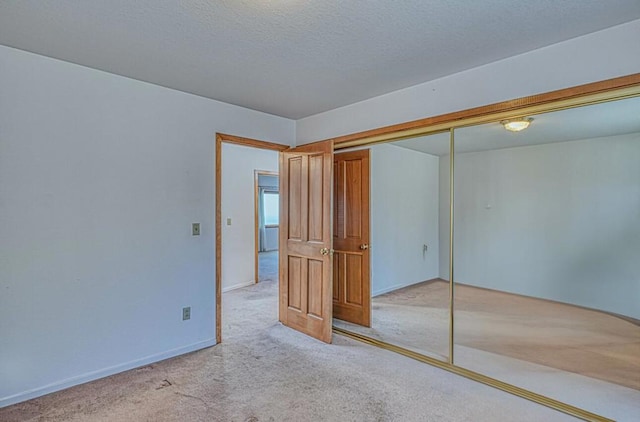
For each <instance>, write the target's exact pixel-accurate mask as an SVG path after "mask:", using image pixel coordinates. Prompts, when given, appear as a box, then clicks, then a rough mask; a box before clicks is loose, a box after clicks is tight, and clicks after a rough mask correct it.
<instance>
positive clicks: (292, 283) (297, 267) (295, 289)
mask: <svg viewBox="0 0 640 422" xmlns="http://www.w3.org/2000/svg"><path fill="white" fill-rule="evenodd" d="M288 267H289V289H288V291H289V300H288V303H287V307H288V308H289V309H295V310H296V311H302V283H303V280H302V258H300V257H297V256H290V257H289V265H288Z"/></svg>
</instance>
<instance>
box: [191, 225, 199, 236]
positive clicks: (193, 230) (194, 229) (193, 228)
mask: <svg viewBox="0 0 640 422" xmlns="http://www.w3.org/2000/svg"><path fill="white" fill-rule="evenodd" d="M191 235H192V236H200V223H193V224H191Z"/></svg>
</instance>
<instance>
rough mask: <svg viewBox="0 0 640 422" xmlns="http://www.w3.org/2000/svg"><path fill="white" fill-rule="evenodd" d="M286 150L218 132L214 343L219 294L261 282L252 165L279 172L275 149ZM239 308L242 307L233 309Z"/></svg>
mask: <svg viewBox="0 0 640 422" xmlns="http://www.w3.org/2000/svg"><path fill="white" fill-rule="evenodd" d="M287 148H288V147H287V146H286V145H280V144H275V143H271V142H264V141H259V140H255V139H249V138H242V137H238V136H233V135H226V134H217V135H216V174H215V177H216V218H215V221H216V239H215V240H216V257H215V258H216V341H217V342H218V343H220V342H221V341H222V331H223V317H224V316H223V292H226V293H225V295H226V297H228V298H230V297H231V296H239V295H240V294H239V293H236V292H238V291H240V290H242V288H243V287H244V288H247V287H248V286H252V285H254V284H256V283H257V282H258V281H259V278H258V277H259V260H258V249H259V241H260V239H259V233H258V229H257V227H259V224H258V223H256V208H259V206H258V205H259V204H256V203H255V189H256V188H255V179H256V177H257V175H256V169H265V170H266V171H270V172H276V173H277V168H278V152H279V151H283V150H286V149H287ZM265 163H269V165H265ZM271 191H273V189H271ZM269 199H273V198H269ZM252 203H253V204H254V205H253V206H251V204H252ZM276 253H277V252H276ZM276 262H277V260H276ZM249 263H253V264H254V265H251V264H249ZM276 273H277V270H276ZM276 279H277V277H276ZM275 285H277V281H276V280H274V286H275ZM276 290H277V289H276ZM276 294H277V293H276ZM229 303H231V302H229ZM241 306H243V305H241V304H240V305H237V306H235V307H236V308H237V307H241ZM274 314H275V310H274Z"/></svg>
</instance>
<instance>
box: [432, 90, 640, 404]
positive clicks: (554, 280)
mask: <svg viewBox="0 0 640 422" xmlns="http://www.w3.org/2000/svg"><path fill="white" fill-rule="evenodd" d="M638 116H640V99H638V98H635V99H626V100H620V101H617V102H611V103H603V104H597V105H591V106H585V107H579V108H574V109H568V110H563V111H557V112H553V113H547V114H540V115H534V116H529V117H532V118H533V121H532V124H531V126H530V127H529V128H528V129H526V130H524V131H522V132H508V131H506V130H505V129H504V128H503V127H502V125H500V123H498V122H496V123H490V124H484V125H479V126H472V127H466V128H461V129H457V130H455V177H454V181H455V186H454V187H455V195H454V210H455V218H454V233H455V234H454V259H453V262H454V281H455V300H454V310H455V326H454V341H455V348H454V351H455V353H454V356H455V364H456V365H458V366H461V367H464V368H467V369H471V370H473V371H476V372H479V373H482V374H486V375H489V376H491V377H494V378H496V379H499V380H502V381H506V382H508V383H510V384H513V385H516V386H519V387H523V388H526V389H527V390H530V391H533V392H536V393H539V394H543V395H546V396H549V397H554V398H556V399H558V400H561V401H563V402H565V403H568V404H571V405H574V406H578V407H580V408H583V409H586V410H590V411H592V412H596V413H598V412H600V413H606V412H607V411H608V410H609V409H608V408H609V406H610V396H609V395H631V396H634V395H636V396H637V397H638V399H640V394H639V392H640V325H639V320H640V306H639V305H638V304H639V303H640V259H638V251H640V118H639V117H638ZM441 227H442V226H441ZM603 392H605V393H606V394H603ZM622 410H623V409H621V411H622ZM628 410H630V411H631V410H632V409H628ZM623 414H624V413H623Z"/></svg>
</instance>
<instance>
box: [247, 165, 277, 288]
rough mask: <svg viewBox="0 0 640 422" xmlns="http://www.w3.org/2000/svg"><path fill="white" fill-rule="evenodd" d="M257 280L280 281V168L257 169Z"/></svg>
mask: <svg viewBox="0 0 640 422" xmlns="http://www.w3.org/2000/svg"><path fill="white" fill-rule="evenodd" d="M253 203H254V214H255V262H254V266H255V282H256V283H259V282H264V281H269V282H276V283H277V281H278V239H279V231H280V230H279V229H280V226H279V221H280V180H279V177H278V172H277V171H269V170H255V171H254V201H253Z"/></svg>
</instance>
